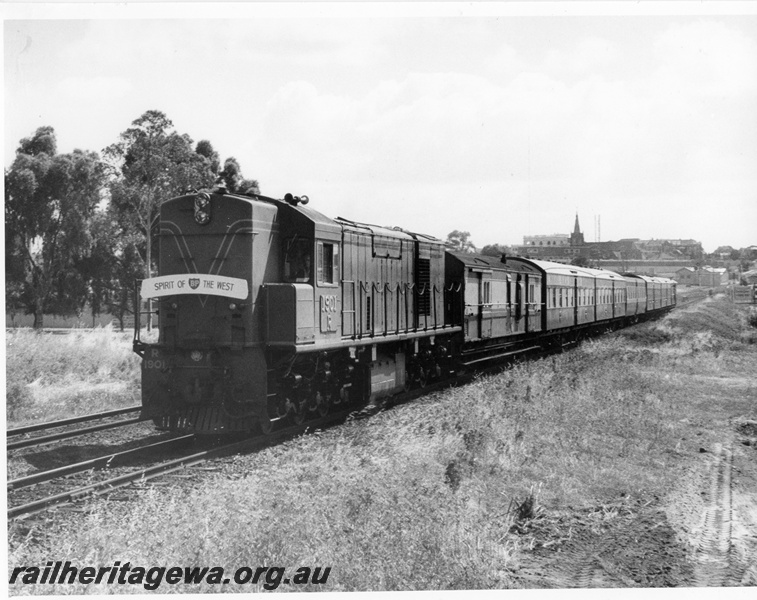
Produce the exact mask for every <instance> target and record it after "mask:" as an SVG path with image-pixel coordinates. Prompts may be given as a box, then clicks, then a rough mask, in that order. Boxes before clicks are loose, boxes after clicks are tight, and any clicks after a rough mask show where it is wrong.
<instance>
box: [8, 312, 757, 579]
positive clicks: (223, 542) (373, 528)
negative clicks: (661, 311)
mask: <svg viewBox="0 0 757 600" xmlns="http://www.w3.org/2000/svg"><path fill="white" fill-rule="evenodd" d="M700 312H701V313H702V314H701V315H700V314H699V313H700ZM702 315H704V317H705V318H702ZM718 315H725V316H724V317H723V319H722V320H721V318H720V316H718ZM742 317H743V315H742V313H740V312H738V311H736V312H732V311H731V307H729V306H726V305H724V304H723V303H719V302H715V303H708V304H707V305H704V306H703V307H702V308H701V309H700V310H699V311H697V310H692V311H691V313H690V314H688V315H686V314H684V315H682V316H680V317H679V316H678V315H675V314H674V315H672V316H671V317H669V318H667V319H665V320H663V321H661V322H660V323H655V324H649V325H644V326H641V327H645V328H649V329H650V330H652V331H654V330H660V331H663V332H667V333H665V339H664V340H660V341H658V342H657V343H655V344H653V345H650V344H649V343H648V341H645V340H647V339H648V338H647V337H646V336H645V334H639V333H630V332H627V333H621V334H618V335H613V336H608V337H606V338H602V339H599V340H596V341H592V342H589V343H585V344H584V345H582V346H581V347H580V348H578V349H576V350H575V351H572V352H570V353H567V354H564V355H560V356H556V357H554V358H549V359H543V360H540V361H535V362H529V363H525V364H522V365H520V366H516V367H514V368H512V369H510V370H508V371H506V372H504V373H502V374H500V375H497V376H489V377H482V378H480V379H478V380H476V381H475V382H474V383H473V384H471V385H468V386H465V387H464V388H459V389H454V390H449V391H447V392H444V393H437V394H434V395H432V396H429V397H427V398H425V399H423V400H421V401H419V402H415V403H413V404H410V405H405V406H401V407H398V408H396V409H394V410H390V411H386V412H384V413H381V414H379V415H377V416H376V417H373V418H371V419H368V420H365V421H356V422H351V423H348V424H347V425H345V426H343V427H339V428H337V429H334V430H330V431H327V432H322V433H320V434H318V435H311V436H306V437H304V438H302V439H299V440H295V441H294V442H290V443H287V444H284V445H282V446H278V447H275V448H271V449H268V450H266V451H264V452H261V453H260V454H258V455H255V456H252V457H237V458H236V459H235V460H234V462H233V463H232V464H231V465H228V466H227V467H225V469H226V473H222V474H220V473H219V474H211V475H208V476H207V477H206V478H203V480H202V484H200V485H193V486H191V488H190V486H178V485H176V486H172V487H169V488H158V487H154V488H149V489H147V490H146V491H144V492H143V494H142V497H141V500H140V501H139V502H135V503H128V504H124V503H118V502H108V501H104V500H98V501H93V502H92V503H91V504H90V505H89V509H90V511H89V512H88V514H87V515H86V516H85V517H84V518H83V520H80V521H77V522H75V523H74V522H69V521H61V522H60V523H58V524H57V525H56V528H55V529H49V528H46V529H43V528H39V529H33V530H32V531H30V532H24V533H23V534H22V531H21V530H20V529H17V528H12V529H11V545H10V553H9V554H10V563H11V566H13V565H21V564H43V563H44V561H45V560H47V559H48V557H50V556H54V557H55V558H56V559H58V560H70V561H72V562H73V563H74V564H80V565H85V564H91V565H110V564H113V562H114V561H116V560H120V561H122V562H125V561H131V562H132V564H139V565H145V566H148V565H149V566H152V565H224V566H225V567H226V568H227V569H234V568H237V567H240V566H244V565H249V566H257V565H268V566H271V565H284V566H288V567H290V568H291V567H294V566H299V565H310V566H316V565H320V566H330V567H332V571H331V576H330V578H329V581H328V586H327V588H324V591H325V590H327V591H336V590H422V589H426V590H428V589H481V588H506V587H512V586H514V585H516V584H515V580H513V579H512V578H511V576H510V573H511V572H512V570H513V569H514V568H515V567H516V566H517V564H518V561H519V560H521V556H522V555H521V551H522V550H523V548H524V544H527V543H528V536H523V537H521V536H519V535H518V533H517V532H518V530H519V528H518V526H517V525H518V520H519V519H520V520H527V519H529V518H531V517H533V516H534V515H535V514H538V513H540V512H543V511H547V512H551V513H553V514H554V513H559V512H560V511H565V510H568V509H569V508H572V509H577V508H586V507H597V506H599V507H602V506H608V505H610V504H617V502H623V501H625V500H629V501H631V500H638V499H639V498H646V497H649V496H654V495H664V493H665V491H666V490H667V489H669V488H670V486H671V485H673V483H674V482H675V480H676V478H677V477H678V476H679V475H680V472H681V471H680V469H681V465H682V464H683V462H684V458H685V456H684V455H685V453H686V452H687V451H691V444H693V443H695V442H696V443H700V440H699V438H698V439H697V440H696V441H695V442H693V441H691V440H686V439H685V436H686V435H688V434H687V433H686V431H687V429H686V426H687V424H690V423H691V422H692V421H696V420H701V421H702V423H706V422H708V419H712V418H715V416H716V415H718V414H720V412H724V413H727V414H729V415H731V414H734V411H742V412H743V411H744V410H745V407H749V406H751V410H752V411H754V403H753V398H754V389H753V388H752V387H750V386H751V385H752V384H751V382H750V381H749V380H747V379H746V378H745V377H744V375H745V374H748V373H750V372H754V369H755V365H756V364H757V349H755V347H754V346H748V345H742V344H740V342H739V339H740V338H739V336H740V334H741V331H740V329H739V327H740V325H739V323H741V321H739V319H742ZM691 323H695V324H696V325H692V324H691ZM734 323H735V324H734ZM649 336H651V337H652V338H654V339H658V338H657V337H656V336H658V334H657V333H650V334H649ZM692 375H696V376H697V377H699V378H705V379H703V380H702V381H703V383H701V385H700V383H697V384H696V389H692V384H691V376H692ZM706 378H711V379H712V380H713V381H712V382H711V383H712V385H710V383H708V382H709V381H710V380H709V379H706ZM724 381H728V382H731V383H732V386H731V387H730V388H729V389H728V395H727V396H723V395H722V393H721V395H720V396H715V395H713V393H714V390H718V389H719V390H720V391H721V392H722V390H723V389H724V388H723V383H722V382H724ZM713 398H718V399H717V400H713ZM750 399H751V400H750ZM718 403H722V404H723V405H722V406H721V405H719V404H718ZM728 403H730V404H728ZM726 404H728V406H725V405H726ZM751 418H752V419H755V418H757V415H756V414H752V415H751ZM706 436H707V433H706V431H704V428H703V432H702V438H701V439H705V438H706ZM687 448H688V450H687ZM514 525H515V527H514ZM217 588H218V586H211V585H205V586H182V585H178V586H170V587H169V586H165V585H164V586H163V587H162V588H161V589H160V590H159V591H163V592H165V591H169V590H170V591H181V592H197V593H202V592H208V591H217ZM280 589H282V590H285V589H286V590H292V591H301V588H298V587H294V586H293V587H288V586H282V588H280ZM223 590H224V591H250V590H251V586H249V585H248V586H235V585H234V584H231V585H228V586H224V587H223ZM105 591H115V590H113V589H111V590H108V589H107V587H105V586H101V587H99V588H98V587H97V586H90V587H86V586H61V587H60V588H49V587H45V586H14V587H13V588H12V592H13V593H43V592H44V593H84V592H105ZM117 591H119V592H126V591H133V592H140V591H142V588H125V587H124V586H120V587H119V588H118V589H117ZM302 591H304V590H302Z"/></svg>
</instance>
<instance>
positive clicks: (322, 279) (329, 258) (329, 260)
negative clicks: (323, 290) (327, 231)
mask: <svg viewBox="0 0 757 600" xmlns="http://www.w3.org/2000/svg"><path fill="white" fill-rule="evenodd" d="M317 253H318V269H317V272H318V275H317V280H318V284H319V285H324V284H325V285H336V284H338V283H339V246H338V245H337V244H331V243H329V242H318V246H317Z"/></svg>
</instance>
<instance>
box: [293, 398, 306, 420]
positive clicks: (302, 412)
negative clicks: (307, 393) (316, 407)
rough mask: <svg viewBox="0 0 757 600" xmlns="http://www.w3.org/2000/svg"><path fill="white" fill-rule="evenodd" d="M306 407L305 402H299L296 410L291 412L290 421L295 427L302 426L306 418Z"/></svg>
mask: <svg viewBox="0 0 757 600" xmlns="http://www.w3.org/2000/svg"><path fill="white" fill-rule="evenodd" d="M307 413H308V407H307V404H306V403H305V402H300V403H299V404H298V405H297V408H296V409H295V410H294V411H293V412H292V421H294V424H295V425H302V424H303V423H304V422H305V418H306V417H307Z"/></svg>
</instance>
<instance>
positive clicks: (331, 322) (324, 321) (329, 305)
mask: <svg viewBox="0 0 757 600" xmlns="http://www.w3.org/2000/svg"><path fill="white" fill-rule="evenodd" d="M337 310H338V307H337V297H336V296H328V295H323V296H321V333H327V332H329V331H336V330H337V327H336V324H337V315H336V313H337Z"/></svg>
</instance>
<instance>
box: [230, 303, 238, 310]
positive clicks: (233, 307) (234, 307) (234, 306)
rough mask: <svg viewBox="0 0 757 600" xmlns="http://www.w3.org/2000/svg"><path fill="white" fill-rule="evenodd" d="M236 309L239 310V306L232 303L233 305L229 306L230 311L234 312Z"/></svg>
mask: <svg viewBox="0 0 757 600" xmlns="http://www.w3.org/2000/svg"><path fill="white" fill-rule="evenodd" d="M236 309H237V305H236V304H235V303H234V302H232V303H231V304H229V310H231V311H234V310H236Z"/></svg>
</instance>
